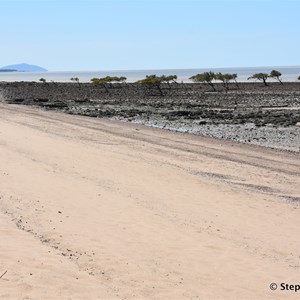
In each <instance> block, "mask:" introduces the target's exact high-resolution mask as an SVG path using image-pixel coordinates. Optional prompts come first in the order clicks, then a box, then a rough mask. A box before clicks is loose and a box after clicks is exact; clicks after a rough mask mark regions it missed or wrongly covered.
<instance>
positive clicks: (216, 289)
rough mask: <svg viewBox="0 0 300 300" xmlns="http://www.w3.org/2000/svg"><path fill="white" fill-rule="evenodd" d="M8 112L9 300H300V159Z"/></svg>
mask: <svg viewBox="0 0 300 300" xmlns="http://www.w3.org/2000/svg"><path fill="white" fill-rule="evenodd" d="M0 111H1V118H0V198H1V199H0V232H1V246H0V276H1V275H2V274H4V275H3V276H2V277H1V278H0V298H1V299H289V298H291V299H293V298H295V299H296V298H298V297H299V293H300V291H299V292H298V293H296V292H295V291H292V290H289V291H287V290H284V291H281V290H280V289H281V286H280V284H281V283H285V284H290V285H295V284H300V280H299V267H300V253H299V249H300V240H299V228H300V210H299V208H300V206H299V201H300V195H299V186H300V176H299V175H300V174H299V173H300V159H299V158H300V154H299V153H290V152H286V151H279V150H272V149H268V148H262V147H258V146H254V145H243V144H238V143H235V142H230V141H225V140H216V139H211V138H205V137H199V136H193V135H189V134H183V133H174V132H169V131H164V130H161V129H154V128H150V127H144V126H142V125H136V124H130V123H125V122H120V121H111V120H101V119H93V118H86V117H82V116H73V115H67V114H63V113H61V112H55V111H43V110H40V109H37V108H31V107H22V106H17V105H7V104H0ZM5 271H7V272H6V273H5ZM271 283H276V284H277V285H278V289H277V290H276V291H272V290H271V289H270V284H271Z"/></svg>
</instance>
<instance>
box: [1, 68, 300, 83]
mask: <svg viewBox="0 0 300 300" xmlns="http://www.w3.org/2000/svg"><path fill="white" fill-rule="evenodd" d="M273 69H275V70H278V71H280V72H281V73H282V74H283V75H282V80H283V81H291V82H293V81H297V78H298V76H300V67H299V66H298V67H255V68H211V69H164V70H116V71H60V72H38V73H37V72H8V73H7V72H0V81H38V80H39V79H40V78H45V79H46V80H47V81H52V80H53V81H55V82H70V78H71V77H78V78H79V79H80V81H81V82H89V81H90V79H91V78H94V77H105V76H125V77H127V81H128V82H134V81H137V80H139V79H142V78H144V77H145V76H146V75H152V74H156V75H171V74H172V75H177V76H178V81H179V82H181V81H183V82H189V79H188V78H189V77H190V76H192V75H195V74H198V73H202V72H206V71H210V70H211V71H213V72H222V73H236V74H238V81H240V82H243V81H247V78H248V77H249V76H251V75H252V74H254V73H259V72H264V73H269V72H270V71H272V70H273ZM270 81H272V80H270Z"/></svg>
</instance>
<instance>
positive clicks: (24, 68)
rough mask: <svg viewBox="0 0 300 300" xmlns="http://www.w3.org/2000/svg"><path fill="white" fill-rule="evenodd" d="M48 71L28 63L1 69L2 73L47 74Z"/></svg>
mask: <svg viewBox="0 0 300 300" xmlns="http://www.w3.org/2000/svg"><path fill="white" fill-rule="evenodd" d="M47 71H48V70H47V69H45V68H42V67H40V66H36V65H29V64H26V63H22V64H15V65H8V66H4V67H2V68H0V72H47Z"/></svg>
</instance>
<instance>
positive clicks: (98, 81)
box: [40, 70, 300, 95]
mask: <svg viewBox="0 0 300 300" xmlns="http://www.w3.org/2000/svg"><path fill="white" fill-rule="evenodd" d="M281 75H282V74H281V73H280V72H279V71H276V70H272V71H271V72H270V74H267V73H256V74H253V75H252V76H250V77H249V78H248V80H250V79H254V80H259V81H262V82H263V83H264V85H265V86H267V85H268V84H267V80H268V78H273V79H276V80H277V81H278V82H280V84H283V82H282V79H281ZM237 77H238V75H237V74H235V73H234V74H229V73H226V74H223V73H221V72H219V73H214V72H212V71H210V72H203V73H201V74H196V75H193V76H191V77H190V78H189V79H190V80H192V81H193V82H196V83H205V84H208V85H209V86H210V87H211V88H212V89H213V91H216V88H215V85H214V83H215V82H218V81H219V82H221V84H222V85H223V87H224V88H225V89H226V91H228V90H229V87H230V83H231V82H234V83H235V85H236V86H237V87H238V88H239V85H238V82H237ZM297 79H298V80H299V81H300V76H299V77H298V78H297ZM70 80H71V81H73V82H75V83H78V84H79V78H78V77H72V78H70ZM126 80H127V78H126V77H124V76H121V77H117V76H106V77H101V78H92V79H91V80H90V81H91V83H92V84H95V85H99V86H102V87H104V88H105V89H106V91H108V87H112V84H113V83H125V82H126ZM176 80H177V76H176V75H168V76H166V75H162V76H157V75H147V76H146V78H144V79H141V80H138V81H137V83H138V84H140V85H141V86H145V87H156V88H157V89H158V91H159V92H160V94H161V95H163V91H162V88H161V85H162V84H167V85H168V87H169V88H170V89H171V84H172V83H175V84H177V81H176ZM40 81H41V82H43V83H46V79H44V78H41V79H40Z"/></svg>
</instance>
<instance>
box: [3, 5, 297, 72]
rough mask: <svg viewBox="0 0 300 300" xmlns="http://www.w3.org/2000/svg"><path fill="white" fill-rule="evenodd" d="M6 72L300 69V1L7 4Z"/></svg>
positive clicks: (4, 14) (4, 56)
mask: <svg viewBox="0 0 300 300" xmlns="http://www.w3.org/2000/svg"><path fill="white" fill-rule="evenodd" d="M0 28H1V36H0V38H1V47H0V49H1V50H0V53H1V55H0V66H2V65H8V64H14V63H21V62H26V63H31V64H37V65H40V66H43V67H46V68H47V69H49V70H52V71H56V70H122V69H165V68H170V69H178V68H206V67H208V68H209V67H211V68H213V67H243V66H250V67H251V66H292V65H300V54H299V49H300V34H299V33H300V1H297V0H294V1H289V0H282V1H281V0H259V1H258V0H257V1H255V0H252V1H250V0H249V1H248V0H235V1H234V0H232V1H227V0H219V1H218V0H210V1H204V0H203V1H202V0H198V1H197V0H194V1H189V0H182V1H180V0H174V1H172V0H165V1H159V0H153V1H147V0H139V1H137V0H136V1H133V0H131V1H127V0H119V1H117V0H110V1H102V0H65V1H61V0H60V1H58V0H57V1H56V0H35V1H27V0H0Z"/></svg>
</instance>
